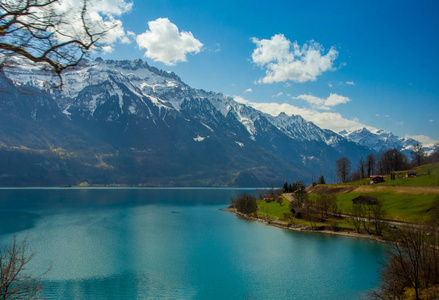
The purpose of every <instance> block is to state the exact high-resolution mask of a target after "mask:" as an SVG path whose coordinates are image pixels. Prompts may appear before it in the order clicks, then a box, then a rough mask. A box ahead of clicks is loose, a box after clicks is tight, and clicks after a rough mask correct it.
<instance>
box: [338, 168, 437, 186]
mask: <svg viewBox="0 0 439 300" xmlns="http://www.w3.org/2000/svg"><path fill="white" fill-rule="evenodd" d="M411 170H414V171H416V172H417V174H418V176H417V177H414V178H406V177H405V175H406V172H407V171H400V172H396V178H395V180H390V175H386V176H385V182H383V183H379V184H377V185H396V186H398V185H403V186H407V185H416V186H420V185H433V186H437V185H439V163H434V164H428V165H423V166H420V167H416V168H413V169H411ZM369 183H370V180H369V179H368V178H365V179H362V180H356V181H351V182H347V183H344V185H362V184H369Z"/></svg>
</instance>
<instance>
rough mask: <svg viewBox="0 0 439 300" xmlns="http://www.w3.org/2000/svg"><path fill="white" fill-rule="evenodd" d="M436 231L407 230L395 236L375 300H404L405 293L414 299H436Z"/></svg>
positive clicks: (438, 262)
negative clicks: (412, 295) (411, 292)
mask: <svg viewBox="0 0 439 300" xmlns="http://www.w3.org/2000/svg"><path fill="white" fill-rule="evenodd" d="M438 233H439V232H438V230H437V227H434V226H431V225H424V226H418V227H407V228H404V230H400V231H397V232H395V233H394V236H393V242H392V247H391V248H390V249H389V250H388V252H387V256H386V260H385V261H384V262H383V269H382V272H381V277H380V281H381V282H380V286H379V289H378V290H377V291H375V292H373V297H374V298H376V299H403V298H404V297H403V296H404V293H405V292H406V291H407V289H411V290H412V291H413V292H414V296H415V299H421V298H424V299H437V297H438V296H439V295H438V293H437V288H431V287H434V286H436V287H437V285H438V284H439V248H438V247H439V236H438Z"/></svg>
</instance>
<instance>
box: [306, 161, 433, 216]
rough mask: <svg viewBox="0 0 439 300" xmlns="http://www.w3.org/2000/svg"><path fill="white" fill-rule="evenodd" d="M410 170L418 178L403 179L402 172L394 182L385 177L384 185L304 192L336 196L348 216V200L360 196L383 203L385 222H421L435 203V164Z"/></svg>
mask: <svg viewBox="0 0 439 300" xmlns="http://www.w3.org/2000/svg"><path fill="white" fill-rule="evenodd" d="M412 170H414V171H416V172H417V174H418V176H417V177H414V178H405V177H404V176H403V175H405V173H406V171H403V172H398V175H399V176H397V177H396V180H393V181H392V180H390V176H386V179H385V180H386V182H383V183H379V184H373V185H371V184H369V181H366V180H363V181H362V182H361V183H362V184H360V181H355V182H348V183H345V184H338V185H316V186H314V187H312V186H310V187H309V188H308V189H307V192H308V194H310V195H311V197H316V196H313V195H318V194H336V195H337V200H338V203H339V204H340V205H341V206H342V209H343V212H345V213H348V212H349V210H350V208H351V207H352V199H354V198H356V197H358V196H360V195H372V196H374V197H375V198H377V199H380V200H382V201H383V205H384V209H385V211H386V212H387V217H386V218H388V219H391V220H398V221H407V222H416V221H419V220H422V219H425V218H427V217H428V216H429V213H430V211H431V209H432V207H433V204H434V202H435V201H437V200H439V185H437V181H436V180H437V178H438V176H439V163H434V164H428V165H423V166H420V167H417V168H413V169H412Z"/></svg>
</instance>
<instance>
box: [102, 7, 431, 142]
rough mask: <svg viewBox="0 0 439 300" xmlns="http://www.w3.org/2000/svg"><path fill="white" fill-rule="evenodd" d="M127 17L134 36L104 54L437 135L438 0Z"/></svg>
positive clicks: (264, 97)
mask: <svg viewBox="0 0 439 300" xmlns="http://www.w3.org/2000/svg"><path fill="white" fill-rule="evenodd" d="M107 1H108V0H107ZM125 3H130V2H129V1H125ZM118 19H119V20H120V21H121V22H122V26H123V29H124V30H125V32H126V36H127V37H128V38H129V39H130V40H131V42H130V43H127V42H126V41H125V43H121V42H119V43H116V44H113V45H112V50H111V52H102V53H100V54H99V56H101V57H103V58H105V59H137V58H142V59H143V60H146V61H147V62H148V63H149V64H150V65H153V66H155V67H158V68H161V69H165V70H169V71H173V72H175V73H176V74H177V75H179V76H180V77H181V78H182V80H183V81H184V82H186V83H187V84H189V85H190V86H192V87H195V88H202V89H204V90H212V91H215V92H222V93H224V94H225V95H230V96H232V97H235V98H236V99H237V100H238V101H241V102H244V103H248V104H249V105H252V106H254V107H256V108H258V109H261V110H263V111H265V112H268V113H272V114H277V113H278V112H280V111H285V112H287V113H288V114H292V113H294V114H301V115H303V117H304V118H305V119H307V120H309V121H312V122H314V123H316V124H317V125H319V126H320V127H323V128H329V129H332V130H334V131H339V130H341V129H343V128H346V129H348V130H353V129H357V128H360V127H363V126H368V127H370V128H377V129H384V130H387V131H392V132H393V133H395V134H396V135H398V136H402V137H404V136H407V135H410V136H418V135H425V136H429V137H431V138H432V139H434V140H439V130H438V129H439V81H438V79H439V76H438V75H437V72H438V69H439V60H438V59H437V51H438V50H437V49H439V34H438V32H437V30H438V29H439V1H401V0H400V1H273V0H271V1H265V0H259V1H257V0H253V1H230V0H221V1H216V0H213V1H199V0H192V1H181V0H180V1H175V0H157V1H140V0H134V1H132V6H130V9H126V10H125V13H124V14H121V15H119V16H118Z"/></svg>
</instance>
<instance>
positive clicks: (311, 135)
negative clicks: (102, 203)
mask: <svg viewBox="0 0 439 300" xmlns="http://www.w3.org/2000/svg"><path fill="white" fill-rule="evenodd" d="M6 75H7V78H0V79H1V81H2V84H3V85H4V86H5V89H10V90H11V93H10V94H11V97H9V98H10V99H9V98H8V97H3V99H2V100H1V102H0V115H7V114H9V116H10V117H9V119H8V121H9V122H10V124H9V126H12V128H10V129H9V130H7V128H8V125H7V124H5V123H6V122H5V121H3V122H1V123H0V124H1V128H5V130H2V132H1V133H0V143H1V144H0V145H3V147H6V148H8V149H10V148H11V147H18V146H20V147H21V146H24V147H28V148H36V149H40V150H41V149H45V150H50V151H52V150H51V149H58V148H62V149H64V151H65V152H67V153H69V152H73V153H76V154H75V155H76V158H75V159H73V158H72V157H70V158H66V157H63V158H60V160H61V162H58V165H59V166H60V167H58V169H59V170H60V172H64V173H65V174H66V175H65V176H64V177H65V178H68V180H64V181H63V180H61V182H63V184H69V185H70V184H72V185H75V184H78V183H79V182H82V181H87V182H91V183H94V184H115V183H116V184H117V183H121V184H129V185H153V186H170V185H173V186H180V185H181V186H188V185H192V186H255V185H268V184H269V183H270V182H274V183H276V184H281V183H282V181H283V180H296V179H304V180H305V181H311V180H312V179H311V176H312V174H324V175H325V176H326V177H327V178H329V177H330V176H331V174H332V173H334V170H333V169H334V164H335V161H336V160H337V159H338V158H340V157H342V156H348V157H349V158H350V159H351V160H352V161H353V162H356V161H358V160H359V158H360V157H365V156H367V155H368V154H369V153H371V152H372V151H373V150H371V148H368V147H365V146H362V145H359V144H358V143H355V142H352V141H349V140H348V139H346V138H345V137H343V136H341V135H339V134H337V133H334V132H332V131H330V130H324V129H321V128H319V127H318V126H316V125H315V124H313V123H311V122H307V121H306V120H304V119H303V118H302V117H301V116H295V115H293V116H288V115H286V114H280V115H278V116H271V115H268V114H265V113H263V112H260V111H258V110H256V109H254V108H252V107H250V106H246V105H244V104H241V103H238V102H236V101H234V100H233V98H231V97H228V96H224V95H223V94H222V93H214V92H206V91H204V90H201V89H193V88H191V87H189V86H188V85H186V84H185V83H184V82H183V81H182V80H181V78H180V77H178V76H177V75H176V74H174V73H172V72H167V71H163V70H159V69H157V68H155V67H151V66H149V65H148V64H147V63H146V62H143V61H142V60H135V61H127V60H125V61H114V60H108V61H104V60H102V59H96V60H95V61H92V62H86V63H83V64H81V65H80V66H78V67H77V68H75V69H71V70H68V71H66V72H65V74H64V82H65V85H64V89H63V91H52V90H50V89H49V88H48V86H50V79H49V78H48V77H47V75H46V74H44V73H40V72H39V71H38V70H35V69H32V68H27V69H22V68H21V69H18V68H16V69H14V70H12V71H11V72H7V73H6ZM8 84H9V85H10V86H7V85H8ZM25 90H32V91H33V94H32V96H30V97H29V96H26V93H25V92H24V91H25ZM12 98H13V99H12ZM33 98H38V99H39V100H38V101H37V100H35V101H34V103H35V105H37V106H38V107H37V108H36V109H35V111H41V113H39V114H36V112H30V111H28V110H26V109H25V108H24V107H29V103H28V102H29V101H31V99H33ZM8 99H9V100H8ZM14 99H15V100H14ZM43 112H44V113H43ZM32 114H33V115H34V117H32ZM44 114H45V115H46V119H44V118H43V119H41V118H40V117H39V116H40V115H44ZM23 120H25V121H23ZM47 123H50V124H52V125H47ZM11 124H15V125H11ZM20 124H21V125H20ZM53 124H56V125H53ZM14 126H15V127H20V126H22V127H23V129H22V131H21V134H16V133H14V130H13V128H14ZM32 127H33V128H32ZM56 127H57V128H56ZM61 129H62V130H61ZM38 130H40V135H41V138H40V139H38V135H39V134H38ZM63 132H64V133H65V135H66V136H68V138H66V137H62V135H63ZM11 136H15V137H14V139H11ZM20 137H21V138H20ZM51 153H52V154H53V153H54V152H53V151H52V152H51ZM35 155H36V154H35ZM54 159H55V158H54ZM55 160H56V159H55ZM70 161H72V164H73V167H71V168H69V166H68V165H65V163H66V162H67V163H68V162H70ZM63 163H64V165H63ZM34 165H35V164H33V166H34ZM40 165H41V163H40ZM0 166H1V165H0ZM40 167H41V172H46V173H47V169H45V168H44V164H43V166H40ZM82 167H83V168H84V170H79V169H81V168H82ZM37 169H38V168H37ZM72 169H73V170H75V171H74V172H73V171H72ZM36 172H37V171H36ZM0 174H3V175H5V174H6V175H5V176H3V178H9V179H10V178H15V181H19V178H20V175H19V174H12V173H11V171H10V170H0ZM90 174H91V175H90ZM331 177H332V176H331ZM308 178H310V179H311V180H309V179H308ZM13 181H14V180H12V181H9V182H13ZM0 184H2V185H8V183H5V181H4V180H3V181H0ZM29 184H30V183H29Z"/></svg>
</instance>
